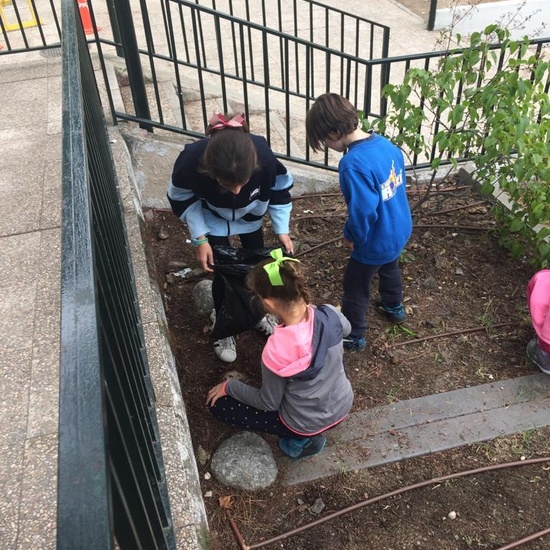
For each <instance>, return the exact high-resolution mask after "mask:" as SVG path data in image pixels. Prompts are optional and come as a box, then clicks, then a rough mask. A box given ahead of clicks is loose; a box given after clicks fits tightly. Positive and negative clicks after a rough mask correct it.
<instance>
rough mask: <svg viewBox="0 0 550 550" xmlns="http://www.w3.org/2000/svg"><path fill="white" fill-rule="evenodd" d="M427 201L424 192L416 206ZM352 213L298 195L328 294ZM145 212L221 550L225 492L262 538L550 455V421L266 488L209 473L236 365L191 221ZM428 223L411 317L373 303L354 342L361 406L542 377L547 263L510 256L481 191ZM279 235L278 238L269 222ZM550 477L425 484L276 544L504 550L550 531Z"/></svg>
mask: <svg viewBox="0 0 550 550" xmlns="http://www.w3.org/2000/svg"><path fill="white" fill-rule="evenodd" d="M415 199H416V195H415V190H414V189H412V190H411V193H410V201H411V204H412V203H414V202H415ZM345 213H346V208H345V204H344V203H343V200H342V198H341V196H340V194H339V193H333V194H324V195H309V196H303V197H295V200H294V210H293V216H292V223H291V234H292V237H293V239H294V241H295V244H296V247H297V254H298V255H300V259H301V260H302V262H303V264H304V266H305V267H306V270H307V274H308V280H309V285H310V290H311V292H312V296H313V301H314V303H332V304H338V303H339V302H340V297H341V281H342V276H343V271H344V268H345V265H346V263H347V257H348V254H347V249H346V247H345V246H344V245H343V244H342V242H341V241H340V240H339V238H340V237H341V235H342V224H343V222H344V219H345ZM146 219H147V221H148V224H147V226H146V227H145V238H146V240H147V241H148V242H149V243H150V245H151V248H152V252H153V256H154V258H155V264H156V266H155V270H156V275H157V277H158V281H159V285H160V288H161V289H162V290H163V297H164V305H165V308H166V313H167V318H168V322H169V326H170V339H171V343H172V347H173V351H174V353H175V356H176V361H177V365H178V371H179V376H180V380H181V387H182V393H183V398H184V401H185V404H186V409H187V415H188V420H189V425H190V428H191V434H192V437H193V444H194V448H195V453H196V456H197V461H198V464H199V472H200V475H201V481H202V484H203V494H204V495H205V503H206V506H207V512H208V516H209V518H208V519H209V524H210V527H211V537H212V548H214V549H223V550H230V549H232V548H239V545H238V544H237V542H236V539H235V536H234V534H233V532H232V530H231V528H230V525H229V521H228V519H227V514H226V511H225V510H224V509H222V508H220V505H219V500H218V499H219V498H220V497H231V499H230V500H231V514H232V516H233V517H234V518H235V522H236V524H237V526H238V528H239V530H240V531H241V533H242V535H243V537H244V538H245V540H246V542H247V544H254V543H259V542H260V541H261V540H265V539H269V538H270V537H273V536H275V535H278V534H280V533H283V532H286V531H288V530H290V529H294V528H296V527H299V526H300V525H303V524H306V523H308V522H311V521H314V520H316V519H319V518H320V517H323V516H326V515H328V514H330V513H332V512H335V511H338V510H341V509H343V508H345V507H347V506H350V505H353V504H356V503H358V502H361V501H362V500H364V499H366V498H372V497H374V496H377V495H381V494H385V493H387V492H389V491H394V490H396V489H399V488H401V487H405V486H408V485H410V484H413V483H417V482H419V481H425V480H429V479H432V478H434V477H439V476H443V475H447V474H451V473H454V472H459V471H463V470H470V469H474V468H479V467H480V466H483V465H487V464H494V463H498V462H505V461H512V460H520V459H521V458H522V457H523V458H534V457H539V456H544V455H545V454H548V452H549V450H550V444H549V442H550V429H548V428H545V429H541V430H537V431H532V432H525V433H522V434H517V435H515V436H513V437H507V438H501V439H496V440H494V441H492V442H490V443H487V444H483V445H476V446H470V447H467V448H463V449H459V450H454V451H449V452H444V453H436V454H433V455H431V456H428V457H425V458H419V459H413V460H408V461H403V462H400V463H396V464H393V465H389V466H384V467H377V468H373V469H370V470H365V471H359V472H345V473H344V472H343V473H342V474H339V475H336V476H332V477H330V478H325V479H321V480H317V481H315V482H311V483H305V484H302V485H299V486H293V487H288V486H282V485H280V484H276V485H275V486H273V487H272V488H270V489H269V490H267V491H262V492H258V493H253V494H252V493H246V492H240V491H236V490H233V489H228V488H227V487H223V486H221V485H219V484H218V483H217V482H216V481H215V480H214V479H212V478H210V476H208V475H206V474H207V473H208V472H209V461H208V457H209V456H210V454H211V453H212V452H213V451H214V450H215V449H216V448H217V446H218V445H219V444H220V443H221V442H222V441H223V440H224V439H226V438H227V437H229V436H230V435H232V434H233V433H235V432H234V431H233V430H232V429H231V428H230V427H227V426H224V425H221V424H219V423H218V422H216V421H215V420H214V419H212V418H211V417H210V416H209V415H208V413H207V411H206V408H205V405H204V402H205V397H206V393H207V391H208V389H209V388H210V387H211V386H213V385H214V384H216V383H217V382H218V381H219V380H220V378H221V376H222V375H223V374H224V373H225V372H226V371H227V368H226V365H224V364H222V363H221V362H219V361H218V360H217V359H216V357H215V355H214V352H213V348H212V340H211V337H210V322H209V320H208V319H207V318H206V317H203V316H201V315H199V314H198V313H197V312H196V310H195V307H194V305H193V301H192V297H191V290H192V288H193V286H194V285H195V284H196V283H197V281H198V280H200V278H201V276H204V274H201V273H200V270H198V271H197V270H196V268H197V267H198V263H197V261H196V260H195V258H194V251H193V249H192V247H191V246H190V244H186V240H188V238H189V235H188V233H187V229H186V227H185V226H184V225H183V224H182V223H181V222H180V221H179V220H178V219H177V218H176V217H175V216H174V215H173V214H172V213H171V212H167V211H160V210H155V211H148V212H146ZM414 225H415V228H414V231H413V236H412V238H411V240H410V242H409V244H408V246H407V250H406V251H405V253H404V254H403V257H402V270H403V276H404V290H405V306H406V309H407V312H408V314H409V317H408V320H407V322H406V324H405V325H404V326H403V327H397V326H393V325H391V324H389V323H388V322H387V320H386V319H384V318H382V317H381V316H380V315H379V314H378V313H377V312H376V311H375V310H374V308H371V310H370V311H369V313H368V322H369V327H368V331H367V349H366V351H365V352H364V353H359V354H358V353H349V352H346V356H345V361H346V372H347V374H348V376H349V378H350V380H351V383H352V385H353V388H354V392H355V402H354V408H353V410H354V411H359V410H365V409H367V408H370V407H375V406H380V405H385V404H388V403H392V402H395V401H400V400H404V399H408V398H414V397H420V396H424V395H430V394H433V393H436V392H446V391H450V390H454V389H458V388H463V387H467V386H472V385H478V384H483V383H486V382H488V381H497V380H502V379H507V378H512V377H516V376H522V375H526V374H530V373H533V372H536V371H535V370H534V368H533V367H532V366H531V365H530V364H529V363H528V361H527V360H526V358H525V345H526V343H527V342H528V341H529V339H530V338H531V337H532V336H533V331H532V328H531V323H530V319H529V315H528V310H527V307H526V303H525V286H526V284H527V282H528V281H529V279H530V277H531V276H532V274H533V269H532V268H531V267H529V265H528V264H527V263H525V262H520V261H517V260H513V259H511V258H510V256H509V255H508V253H507V252H506V251H505V250H504V249H502V248H501V247H500V246H499V244H498V239H497V237H496V235H495V233H494V228H495V221H494V219H493V217H492V216H491V213H490V205H489V204H488V203H486V202H484V201H482V200H481V199H480V197H479V196H477V195H476V194H475V193H474V192H473V191H472V190H471V189H470V188H469V187H464V186H461V185H460V184H459V183H457V182H455V181H448V182H446V183H444V184H443V185H442V187H441V189H440V190H439V193H437V194H435V195H434V197H433V198H432V199H430V200H429V201H427V202H425V203H424V204H423V206H422V207H421V208H420V209H419V210H418V211H417V212H416V213H415V221H414ZM266 240H267V244H272V245H275V244H276V241H275V239H274V238H273V237H272V235H271V228H270V226H269V223H268V224H266ZM184 267H190V268H192V269H195V271H193V274H192V276H191V278H188V279H180V278H177V277H174V275H173V273H175V272H177V271H179V270H181V269H182V268H184ZM374 285H376V281H375V283H374ZM375 288H376V286H374V287H373V298H374V297H375V296H376V292H375ZM469 329H478V330H476V331H474V332H471V331H470V330H469ZM413 340H420V341H418V342H416V343H414V342H411V341H413ZM263 344H264V339H263V338H262V336H261V335H259V334H257V333H256V332H254V331H249V332H245V333H242V334H241V335H239V336H238V338H237V352H238V359H237V362H236V363H234V364H233V365H232V367H231V368H234V369H237V370H239V371H240V372H242V373H243V374H244V375H245V376H246V377H247V378H248V379H249V380H250V381H251V383H258V382H259V369H258V365H259V357H260V353H261V349H262V346H263ZM265 437H266V440H267V441H268V443H269V444H270V445H271V446H272V448H273V451H274V454H275V457H276V458H278V457H280V456H281V453H280V451H279V450H278V448H277V441H276V438H274V437H271V436H265ZM548 471H549V468H548V464H542V465H528V466H523V467H520V468H509V469H505V470H499V471H497V472H492V473H483V474H477V475H475V476H470V477H466V478H460V479H457V480H453V481H452V482H447V483H442V484H438V485H433V486H430V487H427V488H423V489H416V490H413V491H410V492H406V493H404V494H402V495H399V496H396V497H392V498H390V499H384V500H382V501H380V502H378V503H376V504H372V505H369V506H367V507H364V508H361V509H360V510H357V511H354V512H353V513H349V514H345V515H343V516H341V517H339V518H338V519H335V520H331V521H328V522H326V523H323V524H321V525H317V526H316V527H314V528H312V529H308V530H307V531H304V532H303V533H300V534H298V535H295V536H293V537H290V538H287V539H285V540H284V541H280V542H277V543H275V544H273V545H272V546H270V547H273V548H285V549H310V548H311V549H316V550H317V549H327V550H328V549H334V548H343V549H346V550H365V549H382V550H385V549H388V550H389V549H408V548H427V549H428V548H429V549H434V548H437V549H470V548H489V549H497V548H501V547H502V546H504V545H505V544H508V543H510V542H513V541H516V540H518V539H521V538H523V537H525V536H527V535H530V534H532V533H535V532H537V531H540V530H542V529H545V528H548V527H549V526H548V520H547V506H546V504H547V502H548V490H549V489H550V479H549V474H548ZM205 475H206V477H205ZM207 478H208V479H207ZM319 499H320V500H319ZM316 501H317V504H316V505H315V506H314V504H315V503H316ZM319 508H321V510H319ZM450 512H455V513H456V517H455V519H450V518H449V515H448V514H449V513H450ZM451 517H453V514H451ZM548 540H549V539H548V538H546V540H545V539H539V540H538V541H535V542H531V543H530V545H529V546H527V547H528V548H530V549H542V548H548V544H549V543H548Z"/></svg>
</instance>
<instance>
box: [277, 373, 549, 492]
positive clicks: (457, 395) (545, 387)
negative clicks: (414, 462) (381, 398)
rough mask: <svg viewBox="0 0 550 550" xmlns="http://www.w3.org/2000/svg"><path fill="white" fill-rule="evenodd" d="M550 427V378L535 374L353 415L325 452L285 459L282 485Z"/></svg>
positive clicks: (333, 435)
mask: <svg viewBox="0 0 550 550" xmlns="http://www.w3.org/2000/svg"><path fill="white" fill-rule="evenodd" d="M549 424H550V377H549V376H547V375H545V374H542V373H537V374H532V375H528V376H522V377H519V378H514V379H510V380H502V381H499V382H494V383H490V384H483V385H481V386H475V387H471V388H463V389H459V390H454V391H450V392H446V393H439V394H435V395H429V396H426V397H420V398H416V399H409V400H406V401H401V402H399V403H392V404H391V405H386V406H383V407H376V408H373V409H371V410H367V411H361V412H357V413H353V414H351V415H350V416H349V418H348V419H346V421H344V422H343V423H342V424H341V425H340V426H338V427H337V428H334V429H333V430H330V431H329V432H328V433H327V438H328V444H327V448H326V450H325V452H323V453H322V454H320V455H319V456H315V457H312V458H309V459H307V460H303V461H298V462H295V461H291V460H287V459H283V468H282V470H283V473H282V482H283V483H285V484H288V485H294V484H297V483H303V482H305V481H313V480H315V479H319V478H321V477H324V476H328V475H333V474H336V473H340V472H343V471H351V470H360V469H363V468H372V467H374V466H380V465H382V464H388V463H391V462H396V461H398V460H403V459H406V458H413V457H417V456H423V455H427V454H431V453H436V452H439V451H445V450H448V449H453V448H456V447H460V446H463V445H471V444H474V443H481V442H483V441H488V440H490V439H494V438H495V437H499V436H504V435H510V434H513V433H518V432H523V431H526V430H533V429H536V428H540V427H543V426H547V425H549Z"/></svg>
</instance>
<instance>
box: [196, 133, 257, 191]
mask: <svg viewBox="0 0 550 550" xmlns="http://www.w3.org/2000/svg"><path fill="white" fill-rule="evenodd" d="M257 162H258V158H257V153H256V147H255V146H254V143H253V142H252V140H251V139H250V134H248V133H245V132H244V131H243V129H242V128H223V129H221V130H216V131H215V132H214V133H213V134H212V137H211V138H210V140H209V142H208V145H207V146H206V149H205V151H204V155H203V157H202V167H201V171H202V172H205V173H206V174H208V175H209V176H210V177H211V178H213V179H215V180H225V181H226V182H228V183H229V184H239V183H243V182H245V181H248V180H249V179H250V176H251V175H252V173H253V172H254V170H255V169H256V165H257Z"/></svg>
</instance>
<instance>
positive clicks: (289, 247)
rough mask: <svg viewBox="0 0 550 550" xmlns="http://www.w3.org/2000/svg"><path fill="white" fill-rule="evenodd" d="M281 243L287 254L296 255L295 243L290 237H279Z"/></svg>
mask: <svg viewBox="0 0 550 550" xmlns="http://www.w3.org/2000/svg"><path fill="white" fill-rule="evenodd" d="M277 238H278V239H279V242H280V243H281V244H282V245H283V246H284V247H285V252H286V253H287V254H294V243H293V242H292V239H291V238H290V235H277Z"/></svg>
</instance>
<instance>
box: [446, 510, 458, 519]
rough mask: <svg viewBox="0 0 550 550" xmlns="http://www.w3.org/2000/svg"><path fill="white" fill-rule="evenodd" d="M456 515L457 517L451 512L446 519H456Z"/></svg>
mask: <svg viewBox="0 0 550 550" xmlns="http://www.w3.org/2000/svg"><path fill="white" fill-rule="evenodd" d="M457 515H458V514H457V513H456V512H455V511H454V510H451V511H450V512H449V513H448V514H447V517H448V518H449V519H456V516H457Z"/></svg>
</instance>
